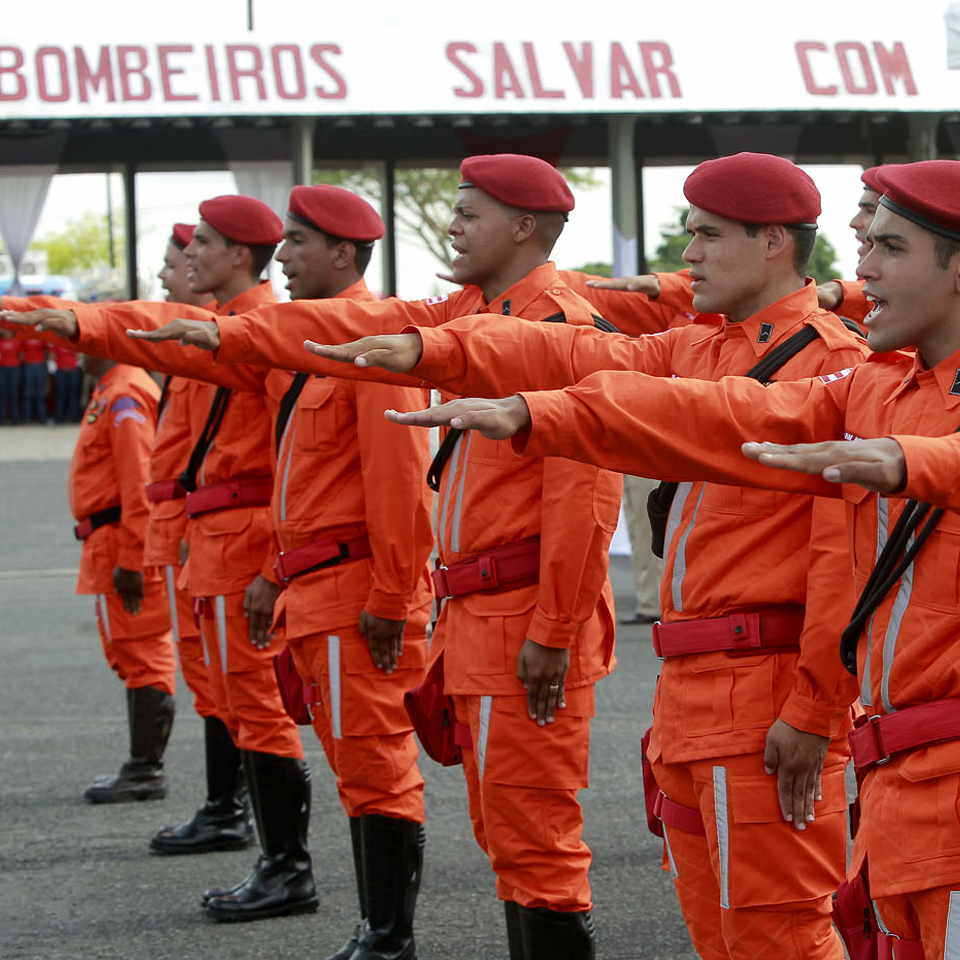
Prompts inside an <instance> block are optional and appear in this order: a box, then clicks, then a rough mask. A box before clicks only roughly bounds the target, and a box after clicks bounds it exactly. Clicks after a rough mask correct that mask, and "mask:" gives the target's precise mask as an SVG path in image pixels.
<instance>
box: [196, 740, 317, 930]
mask: <svg viewBox="0 0 960 960" xmlns="http://www.w3.org/2000/svg"><path fill="white" fill-rule="evenodd" d="M244 760H245V769H246V771H247V776H248V783H249V785H250V796H251V799H252V801H253V805H254V810H255V812H256V814H257V826H258V828H259V830H260V845H261V847H262V848H263V853H262V854H261V856H260V857H259V859H258V860H257V862H256V865H255V866H254V868H253V870H252V871H251V872H250V874H249V876H247V878H246V879H245V880H244V881H243V882H242V883H240V884H239V885H238V886H237V887H235V888H233V889H232V890H231V891H230V892H227V893H223V894H221V895H212V894H214V891H210V893H211V896H210V897H209V899H207V900H206V908H207V913H208V914H209V915H210V916H211V917H213V918H214V919H215V920H225V921H237V920H261V919H263V918H265V917H278V916H282V915H284V914H289V913H302V912H305V911H312V910H316V909H317V906H318V904H319V903H320V900H319V898H318V897H317V890H316V887H315V885H314V882H313V868H312V865H311V861H310V851H309V850H308V849H307V828H308V826H309V823H310V771H309V768H308V767H307V765H306V764H305V763H304V762H303V761H302V760H296V759H294V758H293V757H279V756H276V755H275V754H272V753H257V752H254V751H250V750H248V751H244Z"/></svg>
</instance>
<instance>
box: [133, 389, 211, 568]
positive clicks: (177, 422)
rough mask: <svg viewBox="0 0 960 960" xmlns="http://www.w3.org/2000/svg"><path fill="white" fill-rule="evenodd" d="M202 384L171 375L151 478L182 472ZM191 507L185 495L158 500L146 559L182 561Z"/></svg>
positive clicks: (155, 563) (163, 563) (154, 563)
mask: <svg viewBox="0 0 960 960" xmlns="http://www.w3.org/2000/svg"><path fill="white" fill-rule="evenodd" d="M199 389H200V385H199V384H197V383H195V382H194V381H192V380H187V379H185V378H183V377H171V378H170V383H169V385H168V386H167V390H166V397H165V398H164V403H163V408H162V409H161V411H160V416H159V418H158V419H157V439H156V442H155V443H154V446H153V453H152V454H151V456H150V481H151V482H157V481H161V480H173V479H175V478H176V477H178V476H180V474H181V473H182V472H183V469H184V467H186V465H187V461H188V460H189V458H190V451H191V450H192V449H193V443H191V440H190V409H191V406H193V404H194V403H196V404H197V405H199V406H202V405H203V403H204V398H203V397H200V396H197V392H198V390H199ZM186 528H187V511H186V501H185V500H184V498H183V497H180V498H177V499H172V500H161V501H160V502H159V503H154V504H153V508H152V509H151V511H150V524H149V526H148V527H147V543H146V547H145V548H144V562H145V563H147V564H148V565H150V566H157V567H166V566H178V565H179V564H180V542H181V541H182V540H183V538H184V536H185V535H186Z"/></svg>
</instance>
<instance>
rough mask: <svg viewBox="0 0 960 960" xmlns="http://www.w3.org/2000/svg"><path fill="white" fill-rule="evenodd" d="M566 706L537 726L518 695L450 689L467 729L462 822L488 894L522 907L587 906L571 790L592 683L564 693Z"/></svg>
mask: <svg viewBox="0 0 960 960" xmlns="http://www.w3.org/2000/svg"><path fill="white" fill-rule="evenodd" d="M566 699H567V706H566V708H564V709H562V710H557V712H556V719H555V721H554V722H553V723H549V724H545V725H544V726H542V727H540V726H537V724H536V722H535V721H533V720H531V719H530V717H529V715H528V713H527V698H526V696H525V695H522V696H463V695H454V697H453V703H454V711H455V713H456V717H457V720H458V721H459V722H460V723H463V724H465V725H467V726H468V727H469V728H470V737H471V746H470V747H469V748H464V750H463V773H464V776H465V777H466V782H467V798H468V801H469V805H470V819H471V822H472V824H473V833H474V836H475V837H476V838H477V843H479V844H480V847H481V848H482V849H483V851H484V852H485V853H486V854H487V856H488V857H489V858H490V864H491V866H492V867H493V870H494V873H496V875H497V896H498V897H499V898H500V899H501V900H512V901H514V902H515V903H518V904H520V906H522V907H532V908H536V907H547V908H548V909H550V910H556V911H562V912H569V913H579V912H584V911H587V910H591V909H593V903H592V901H591V897H590V881H589V879H588V876H587V874H588V871H589V869H590V862H591V860H592V855H591V853H590V848H589V847H588V846H587V845H586V843H584V841H583V809H582V808H581V806H580V803H579V801H578V800H577V793H578V792H579V790H580V789H581V788H583V787H586V786H587V785H588V783H587V761H588V757H589V751H590V717H591V716H592V714H593V687H592V686H587V687H579V688H576V689H573V690H568V691H567V693H566Z"/></svg>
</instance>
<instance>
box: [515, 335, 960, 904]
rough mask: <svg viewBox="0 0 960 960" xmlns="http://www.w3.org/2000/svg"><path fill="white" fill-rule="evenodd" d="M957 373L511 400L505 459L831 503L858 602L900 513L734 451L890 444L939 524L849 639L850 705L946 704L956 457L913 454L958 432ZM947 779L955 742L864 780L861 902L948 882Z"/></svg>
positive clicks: (958, 678) (958, 538) (959, 878)
mask: <svg viewBox="0 0 960 960" xmlns="http://www.w3.org/2000/svg"><path fill="white" fill-rule="evenodd" d="M958 371H960V353H956V354H953V355H952V356H950V357H948V358H946V359H945V360H943V361H942V362H941V363H940V364H938V365H937V366H936V367H934V368H932V369H922V368H921V366H920V362H919V360H918V359H916V358H915V357H911V356H909V355H906V354H899V353H898V354H886V355H880V354H878V355H873V356H871V357H870V358H869V360H868V361H867V362H866V363H864V364H861V365H859V366H857V367H855V368H853V369H847V370H843V371H840V372H837V373H836V374H834V375H832V376H824V377H820V378H817V379H813V380H805V381H800V382H798V383H779V384H774V385H773V386H771V387H769V388H767V389H766V390H764V389H763V388H762V387H760V386H759V385H757V384H755V383H752V382H749V381H741V380H724V381H723V382H721V383H719V384H703V383H695V382H691V381H682V382H681V381H664V380H658V379H653V378H648V377H645V376H643V375H641V374H626V373H620V372H614V373H601V374H597V375H595V376H591V377H589V378H587V379H586V380H584V381H583V382H582V383H581V384H579V385H577V386H576V387H573V388H570V389H568V390H565V391H562V392H558V393H552V392H545V393H541V394H527V395H525V397H524V399H525V400H526V401H527V404H528V406H529V407H530V411H531V415H532V418H533V432H532V434H531V435H529V436H528V437H526V438H520V437H518V438H516V439H515V441H514V444H515V448H516V449H518V451H519V450H521V449H523V447H524V443H525V442H526V451H527V452H528V453H529V455H531V456H535V457H536V456H543V455H545V454H548V453H549V454H551V455H560V456H572V457H575V458H578V459H579V458H586V459H588V460H589V461H590V462H599V463H603V464H604V465H605V466H608V467H610V468H613V469H620V470H628V471H631V472H638V471H644V470H646V471H648V472H651V473H653V474H655V475H659V476H665V477H671V478H673V479H678V480H683V479H685V478H689V477H692V476H708V477H709V478H710V479H711V480H713V481H715V482H736V483H747V484H751V485H756V486H758V487H771V486H776V487H778V488H781V489H790V490H801V491H806V492H813V493H819V494H829V495H832V496H834V497H843V498H844V499H845V500H846V502H847V517H848V528H849V535H850V539H851V542H852V545H853V560H854V567H855V578H856V583H857V588H858V590H860V589H862V588H863V585H864V584H865V582H866V580H867V577H868V575H869V573H870V570H871V569H872V567H873V565H874V563H875V561H876V558H877V554H878V552H879V548H880V547H881V546H882V545H883V543H884V542H885V540H886V538H887V536H888V535H889V533H890V531H892V529H893V527H894V525H895V523H896V521H897V519H898V517H899V515H900V513H901V511H902V508H903V500H902V499H900V498H887V497H883V496H878V495H877V494H875V493H870V492H868V491H867V490H864V489H863V488H861V487H859V486H854V485H849V486H848V485H845V486H837V485H835V484H828V483H826V482H825V481H823V480H822V479H821V478H820V477H819V476H818V475H813V476H808V475H804V474H798V473H793V472H789V471H782V470H771V469H769V468H767V467H763V466H760V465H759V464H757V463H754V462H753V461H750V460H747V459H746V458H744V457H743V456H742V455H741V453H740V444H741V443H742V442H743V441H745V440H754V439H757V440H760V439H763V440H773V441H779V442H782V443H804V442H815V441H820V440H840V439H846V440H850V441H853V442H855V441H857V440H859V439H861V438H871V437H882V436H893V437H895V439H897V441H898V442H899V443H900V444H901V446H902V447H903V449H904V451H905V454H906V459H907V469H908V478H909V479H908V484H907V488H906V490H905V491H904V494H903V496H914V497H919V498H921V499H928V500H933V501H934V502H935V503H938V504H940V505H942V506H944V507H947V508H948V512H947V513H946V514H945V515H944V516H943V518H942V519H941V520H940V522H939V524H938V525H937V527H936V528H935V529H934V532H933V533H932V535H931V536H930V539H929V540H928V541H927V542H926V544H925V545H924V547H923V549H922V550H921V551H920V553H919V556H918V558H917V560H916V561H915V563H914V565H913V567H912V569H911V571H909V572H908V574H907V575H906V576H904V577H903V578H902V579H901V581H900V582H899V583H898V584H896V585H895V586H894V587H893V589H891V591H890V593H889V594H888V595H887V596H886V597H885V598H884V600H883V601H882V602H881V604H880V605H879V607H878V608H877V610H876V612H875V613H874V615H873V618H872V620H871V623H870V626H869V629H868V631H867V632H866V633H867V638H868V639H867V642H864V641H863V638H861V643H860V649H859V671H858V673H859V677H860V682H861V699H862V700H863V702H864V705H865V707H866V710H867V712H868V713H871V714H874V713H879V714H883V713H889V712H891V711H893V710H898V709H902V708H904V707H908V706H914V705H918V704H923V703H927V702H930V701H936V700H941V699H944V698H947V697H960V656H958V649H957V630H958V623H960V588H958V585H957V584H958V579H957V571H958V569H960V513H958V512H957V509H958V508H960V497H958V495H957V492H956V491H957V486H956V484H955V482H954V478H955V476H956V473H955V470H956V468H957V465H958V463H960V453H955V454H954V455H953V456H952V457H950V456H944V452H945V451H951V450H956V447H957V440H956V438H952V437H951V438H950V439H949V440H947V441H937V442H931V441H929V440H925V439H922V438H923V437H940V436H943V435H945V434H948V433H950V432H952V431H953V430H955V429H956V427H957V426H958V425H960V396H958V395H957V392H956V386H955V385H956V383H957V381H958ZM681 409H695V410H696V416H695V417H691V418H690V419H689V421H688V422H687V423H686V424H685V428H684V430H683V431H677V430H675V429H674V423H675V421H676V418H677V414H678V410H681ZM598 421H600V422H602V423H603V424H604V426H605V428H606V429H605V432H604V433H603V434H602V435H601V434H598V433H597V431H596V429H595V424H596V423H597V422H598ZM904 434H920V435H921V438H914V437H911V436H906V435H904ZM705 450H709V455H708V456H705V454H704V451H705ZM833 655H834V656H836V653H835V652H834V654H833ZM958 772H960V742H958V741H956V740H954V741H949V742H946V743H942V744H937V745H935V746H931V747H928V748H924V749H920V750H915V751H912V752H908V753H907V754H904V755H901V756H899V757H894V758H893V759H892V760H891V761H889V762H888V763H885V764H882V765H880V766H878V767H876V768H875V769H874V770H872V771H871V772H870V773H869V774H868V775H867V778H866V780H865V782H864V786H863V791H862V794H861V800H862V808H863V819H862V821H861V825H860V830H859V832H858V834H857V839H856V841H855V844H854V854H853V862H852V864H851V870H852V871H856V870H857V869H858V868H859V865H860V862H861V859H862V855H863V853H864V851H869V856H870V885H871V890H872V893H873V894H874V896H877V897H884V896H892V895H895V894H898V893H905V892H910V891H915V890H922V889H927V888H930V887H936V886H946V885H953V886H955V885H956V884H957V883H958V882H960V847H958V846H957V836H958V833H957V821H956V816H957V814H956V802H957V800H956V798H957V774H958Z"/></svg>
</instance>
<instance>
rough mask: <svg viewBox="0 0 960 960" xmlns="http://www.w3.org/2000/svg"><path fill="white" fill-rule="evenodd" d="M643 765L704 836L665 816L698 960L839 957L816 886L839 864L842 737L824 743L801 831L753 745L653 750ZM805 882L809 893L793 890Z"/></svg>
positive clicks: (830, 879)
mask: <svg viewBox="0 0 960 960" xmlns="http://www.w3.org/2000/svg"><path fill="white" fill-rule="evenodd" d="M652 765H653V772H654V775H655V776H656V779H657V784H658V786H659V787H660V789H661V790H662V791H663V793H664V794H665V795H666V796H667V797H668V798H670V799H671V800H673V801H675V802H676V803H679V804H681V805H683V806H685V807H692V808H695V809H697V810H699V812H700V815H701V817H702V818H703V824H704V829H705V836H700V835H698V834H695V833H688V832H686V831H684V830H680V829H679V828H677V827H673V826H669V825H666V824H665V825H664V834H665V838H664V842H665V847H666V855H667V857H666V859H667V865H668V868H669V869H670V872H671V875H672V877H673V882H674V886H675V888H676V891H677V897H678V899H679V901H680V909H681V910H682V912H683V917H684V920H685V921H686V924H687V929H688V930H689V931H690V937H691V939H692V940H693V945H694V947H695V948H696V950H697V952H698V953H699V954H700V956H701V957H702V958H703V960H753V958H757V957H763V958H764V960H842V958H843V948H842V946H841V944H840V940H839V939H838V937H837V936H836V934H835V933H834V932H833V927H832V924H831V920H830V908H831V898H830V897H829V896H823V895H822V894H821V892H820V891H822V890H824V889H830V888H831V886H836V883H837V877H839V876H842V874H843V869H844V864H843V862H837V860H838V856H839V857H840V858H842V856H843V851H844V849H845V843H844V837H845V833H846V825H847V818H846V810H847V798H846V782H845V777H844V751H843V749H842V743H841V742H840V741H839V740H838V741H834V744H833V745H832V746H831V748H830V750H828V752H827V758H826V761H825V762H824V767H823V775H822V778H821V783H822V796H823V799H822V800H819V801H817V803H816V806H815V810H814V812H815V816H816V819H815V820H814V821H813V823H808V824H807V825H806V829H804V830H802V831H801V830H797V829H796V828H795V827H794V826H793V824H791V823H787V822H786V821H785V820H784V819H783V816H782V815H781V813H780V806H779V802H778V799H777V778H776V775H770V774H767V773H764V770H763V757H762V755H759V754H756V753H754V754H742V755H738V756H732V757H710V758H708V759H705V760H695V761H688V762H686V763H664V762H663V760H662V758H660V757H656V758H654V760H653V761H652ZM838 851H839V853H838ZM804 890H806V891H807V892H809V897H807V898H800V899H798V893H800V894H802V893H803V892H804Z"/></svg>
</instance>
